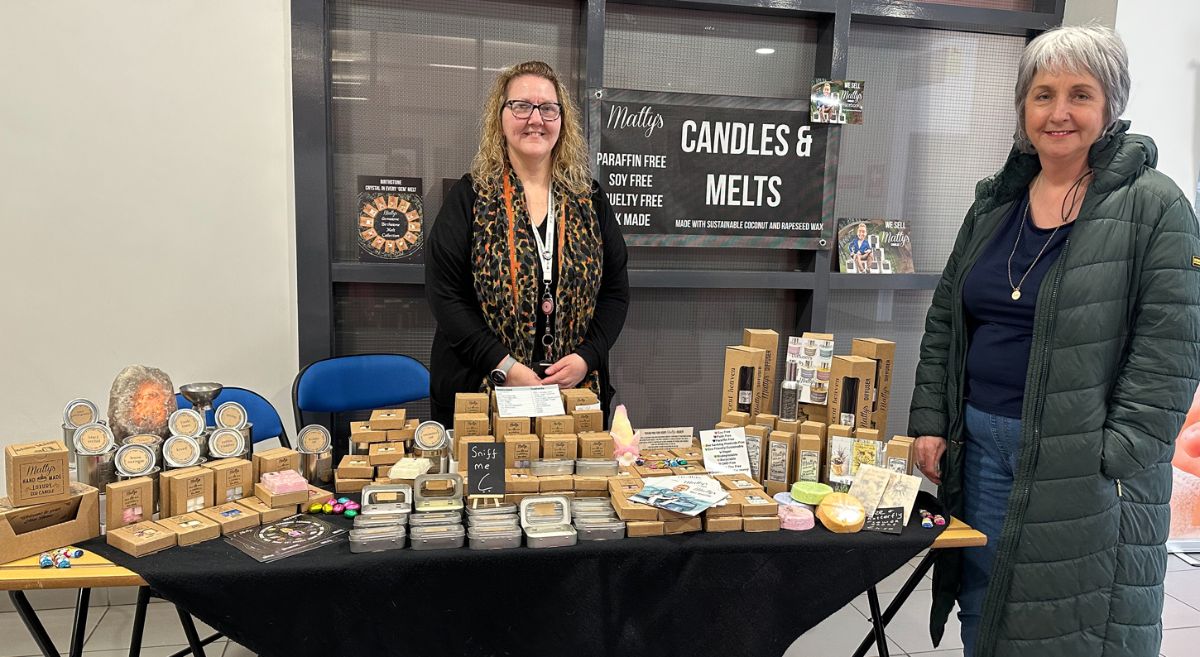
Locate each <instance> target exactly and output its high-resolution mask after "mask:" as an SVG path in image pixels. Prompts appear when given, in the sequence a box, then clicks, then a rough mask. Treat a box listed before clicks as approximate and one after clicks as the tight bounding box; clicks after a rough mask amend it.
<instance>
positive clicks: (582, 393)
mask: <svg viewBox="0 0 1200 657" xmlns="http://www.w3.org/2000/svg"><path fill="white" fill-rule="evenodd" d="M562 399H563V410H564V411H565V412H566V413H574V412H575V411H576V410H578V409H579V408H580V407H583V408H584V409H587V408H589V407H592V406H596V405H597V404H599V403H600V399H599V398H598V397H596V393H594V392H592V391H591V390H589V389H587V388H569V389H567V390H563V391H562Z"/></svg>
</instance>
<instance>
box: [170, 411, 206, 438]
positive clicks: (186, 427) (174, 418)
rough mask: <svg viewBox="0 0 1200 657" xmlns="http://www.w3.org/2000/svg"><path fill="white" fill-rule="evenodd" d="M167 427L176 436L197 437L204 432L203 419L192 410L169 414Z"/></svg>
mask: <svg viewBox="0 0 1200 657" xmlns="http://www.w3.org/2000/svg"><path fill="white" fill-rule="evenodd" d="M167 426H169V427H170V429H171V433H173V434H175V435H177V436H193V437H194V436H199V435H200V434H201V433H203V432H204V418H202V417H200V413H198V412H196V411H195V410H193V409H190V408H181V409H179V410H177V411H175V412H174V413H172V414H171V418H170V420H168V422H167Z"/></svg>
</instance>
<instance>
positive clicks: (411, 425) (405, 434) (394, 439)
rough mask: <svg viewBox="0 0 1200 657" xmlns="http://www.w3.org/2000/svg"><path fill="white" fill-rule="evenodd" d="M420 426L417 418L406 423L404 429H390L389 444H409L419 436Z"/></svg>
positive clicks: (388, 433) (388, 434)
mask: <svg viewBox="0 0 1200 657" xmlns="http://www.w3.org/2000/svg"><path fill="white" fill-rule="evenodd" d="M418 424H420V422H419V421H417V419H416V418H409V419H408V420H407V421H406V422H405V423H404V428H403V429H388V430H387V431H386V432H385V433H387V441H388V442H389V443H399V442H408V441H410V440H412V439H413V436H415V435H416V434H417V425H418Z"/></svg>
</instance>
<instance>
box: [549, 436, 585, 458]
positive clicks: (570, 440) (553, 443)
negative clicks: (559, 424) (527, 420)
mask: <svg viewBox="0 0 1200 657" xmlns="http://www.w3.org/2000/svg"><path fill="white" fill-rule="evenodd" d="M578 455H579V438H578V437H577V436H576V435H575V434H573V433H562V434H558V433H547V434H545V435H543V436H542V458H543V459H571V460H574V459H575V458H577V457H578Z"/></svg>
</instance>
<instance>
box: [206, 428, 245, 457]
mask: <svg viewBox="0 0 1200 657" xmlns="http://www.w3.org/2000/svg"><path fill="white" fill-rule="evenodd" d="M245 450H246V440H245V438H242V434H241V432H240V431H237V430H236V429H217V430H216V431H214V432H213V435H212V436H211V437H210V438H209V439H208V451H209V452H211V453H212V455H213V456H218V457H221V458H229V457H232V456H241V454H242V452H244V451H245Z"/></svg>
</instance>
